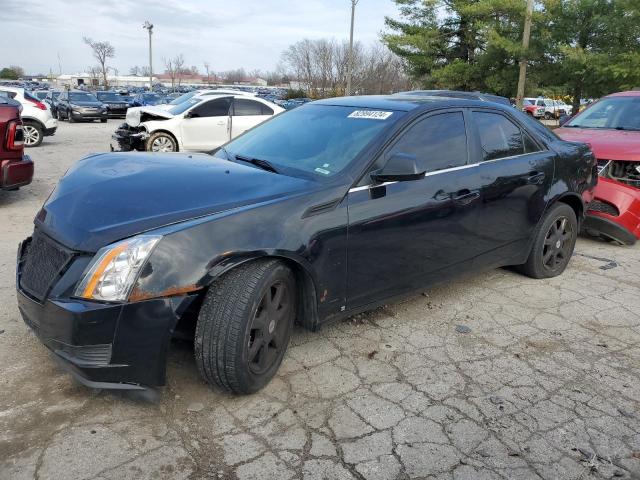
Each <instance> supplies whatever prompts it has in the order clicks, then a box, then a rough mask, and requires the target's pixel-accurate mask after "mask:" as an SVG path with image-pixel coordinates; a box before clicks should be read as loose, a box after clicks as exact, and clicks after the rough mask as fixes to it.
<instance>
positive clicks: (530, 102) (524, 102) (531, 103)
mask: <svg viewBox="0 0 640 480" xmlns="http://www.w3.org/2000/svg"><path fill="white" fill-rule="evenodd" d="M533 103H534V102H533V100H527V99H526V98H525V99H524V100H522V104H523V105H533Z"/></svg>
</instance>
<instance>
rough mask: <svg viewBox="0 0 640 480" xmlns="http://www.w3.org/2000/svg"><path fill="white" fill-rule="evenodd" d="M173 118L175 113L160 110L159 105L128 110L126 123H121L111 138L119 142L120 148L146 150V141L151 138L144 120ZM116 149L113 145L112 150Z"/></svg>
mask: <svg viewBox="0 0 640 480" xmlns="http://www.w3.org/2000/svg"><path fill="white" fill-rule="evenodd" d="M170 118H173V114H171V113H169V112H166V111H164V110H160V109H159V108H158V107H136V108H129V109H128V110H127V116H126V117H125V123H123V124H122V125H120V126H119V127H118V129H117V130H116V131H115V133H114V134H113V135H111V138H113V139H114V140H115V141H116V142H117V143H118V150H120V151H122V152H130V151H132V150H138V151H141V152H144V151H145V150H146V148H145V143H146V141H147V138H149V132H148V131H147V128H146V127H145V125H144V122H150V121H158V120H168V119H170ZM114 150H116V149H115V148H114V146H113V145H111V151H114Z"/></svg>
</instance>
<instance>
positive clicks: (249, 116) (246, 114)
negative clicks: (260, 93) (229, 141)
mask: <svg viewBox="0 0 640 480" xmlns="http://www.w3.org/2000/svg"><path fill="white" fill-rule="evenodd" d="M272 116H273V109H272V108H271V107H269V106H268V105H265V104H264V103H262V102H258V101H257V100H252V99H250V98H239V97H236V98H235V99H234V100H233V112H232V117H231V138H235V137H237V136H238V135H240V134H242V133H244V132H246V131H247V130H249V129H250V128H253V127H255V126H256V125H258V124H260V123H262V122H264V121H265V120H268V119H269V118H271V117H272Z"/></svg>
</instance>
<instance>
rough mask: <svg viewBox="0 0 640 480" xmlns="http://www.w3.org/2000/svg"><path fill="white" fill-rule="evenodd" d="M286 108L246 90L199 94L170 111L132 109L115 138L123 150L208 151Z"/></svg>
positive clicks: (156, 108) (146, 108)
mask: <svg viewBox="0 0 640 480" xmlns="http://www.w3.org/2000/svg"><path fill="white" fill-rule="evenodd" d="M283 111H284V109H283V108H281V107H279V106H277V105H275V104H273V103H270V102H268V101H266V100H263V99H261V98H258V97H251V96H247V95H245V94H243V93H239V94H232V95H230V94H217V95H213V94H205V95H195V96H193V97H191V98H189V99H187V100H185V101H183V102H181V103H179V104H177V105H173V106H172V107H171V108H170V109H169V110H163V109H161V108H158V107H141V108H130V109H129V110H128V111H127V116H126V120H125V123H124V124H122V125H120V126H119V127H118V129H117V130H116V132H115V133H114V134H113V135H112V138H113V139H114V140H115V141H116V142H117V149H118V150H122V151H130V150H139V151H149V152H177V151H194V152H207V151H211V150H213V149H214V148H217V147H219V146H220V145H222V144H224V143H226V142H228V141H229V140H230V139H232V138H235V137H237V136H238V135H240V134H241V133H243V132H245V131H246V130H248V129H250V128H252V127H255V126H256V125H258V124H260V123H262V122H264V121H265V120H268V119H270V118H271V117H273V116H274V115H277V114H279V113H281V112H283ZM112 149H116V147H114V146H113V145H112Z"/></svg>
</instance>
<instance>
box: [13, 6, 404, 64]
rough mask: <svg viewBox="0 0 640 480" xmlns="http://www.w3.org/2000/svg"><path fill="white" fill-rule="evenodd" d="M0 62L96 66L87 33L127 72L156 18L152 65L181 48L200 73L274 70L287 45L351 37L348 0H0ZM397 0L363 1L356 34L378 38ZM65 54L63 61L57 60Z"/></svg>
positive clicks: (140, 55) (144, 51)
mask: <svg viewBox="0 0 640 480" xmlns="http://www.w3.org/2000/svg"><path fill="white" fill-rule="evenodd" d="M0 5H1V6H0V12H1V13H0V32H2V33H3V38H4V39H5V40H7V39H16V41H15V42H14V41H3V42H0V68H1V67H4V66H8V65H20V66H22V67H23V68H24V69H25V71H26V73H27V74H37V73H44V74H48V73H49V71H50V69H51V71H52V72H53V73H54V74H58V73H59V71H60V66H61V67H62V73H77V72H81V71H85V70H87V68H88V67H90V66H93V65H96V61H95V60H94V59H93V58H92V55H91V50H90V49H89V47H88V46H86V45H85V44H84V43H83V41H82V37H83V36H87V37H90V38H92V39H94V40H107V41H109V42H111V44H112V45H113V46H114V47H115V52H116V55H115V58H113V59H112V60H110V62H109V65H111V66H113V67H114V68H117V69H118V71H119V74H121V75H122V74H127V73H128V72H129V68H130V67H132V66H133V65H147V64H148V34H147V31H146V30H144V29H143V28H142V25H143V23H144V21H145V20H149V21H150V22H151V23H153V24H154V34H153V52H154V53H153V57H154V61H153V64H154V72H158V71H162V70H164V64H163V62H162V58H163V57H165V58H171V57H172V56H175V55H177V54H180V53H182V54H184V57H185V64H186V65H187V66H191V65H195V66H197V67H198V68H199V69H200V71H201V72H203V71H204V67H203V63H204V62H209V64H210V68H211V70H212V71H215V72H219V71H225V70H231V69H235V68H240V67H244V68H245V69H246V70H247V71H251V70H254V69H260V70H274V69H275V67H276V65H277V63H278V62H279V61H280V55H281V53H282V51H283V50H285V49H286V48H287V47H288V46H289V45H291V44H293V43H295V42H296V41H298V40H302V39H303V38H311V39H315V38H335V39H337V40H341V39H348V37H349V21H350V9H351V2H350V0H297V1H294V0H288V1H287V0H235V1H234V0H22V1H19V2H14V1H11V0H0ZM385 15H389V16H397V7H396V6H395V4H394V2H393V1H392V0H359V2H358V4H357V7H356V25H355V37H354V38H355V40H358V41H361V42H362V43H364V44H370V43H373V42H375V41H376V40H377V39H378V38H379V34H380V32H381V31H382V30H384V17H385ZM58 59H60V61H58Z"/></svg>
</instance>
